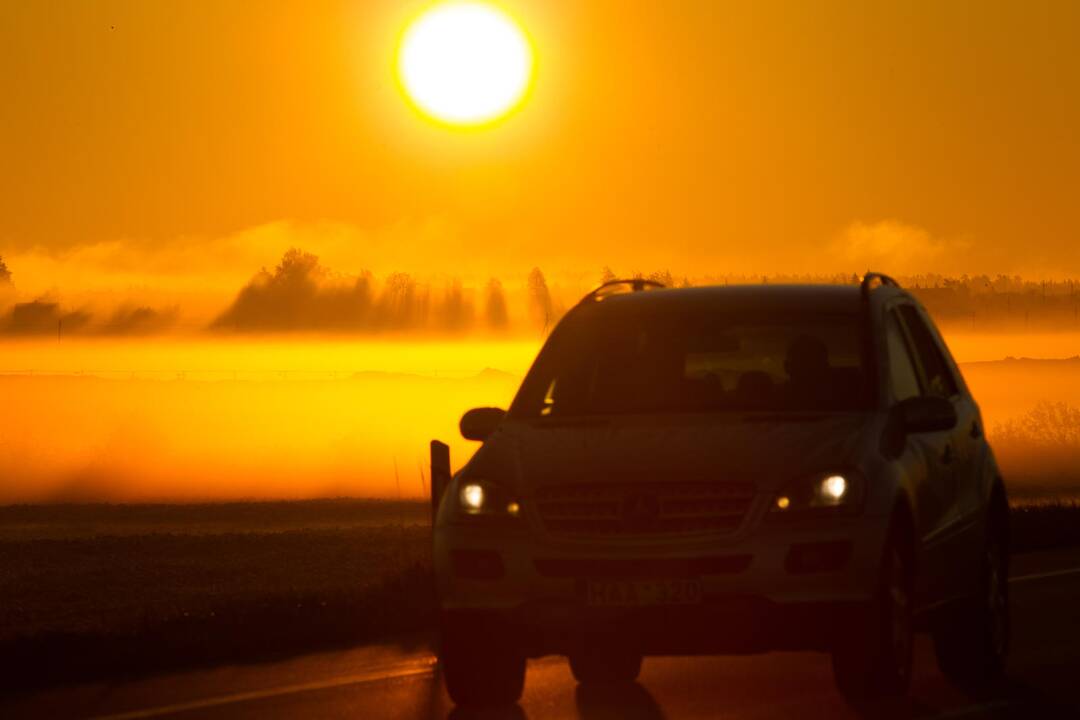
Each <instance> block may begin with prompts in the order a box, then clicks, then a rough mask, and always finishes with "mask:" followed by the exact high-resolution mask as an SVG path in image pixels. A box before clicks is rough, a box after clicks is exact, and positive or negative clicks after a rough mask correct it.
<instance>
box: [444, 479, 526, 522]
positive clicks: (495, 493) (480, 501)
mask: <svg viewBox="0 0 1080 720" xmlns="http://www.w3.org/2000/svg"><path fill="white" fill-rule="evenodd" d="M458 507H459V508H460V509H461V511H462V512H463V513H465V514H466V515H503V516H509V517H517V515H518V514H519V513H520V512H521V505H519V504H518V503H517V501H515V500H513V499H512V498H509V497H507V495H506V493H505V491H504V490H503V489H502V488H500V487H499V486H497V485H494V484H493V483H489V482H485V481H481V480H469V481H467V482H464V483H462V485H461V489H460V490H459V491H458Z"/></svg>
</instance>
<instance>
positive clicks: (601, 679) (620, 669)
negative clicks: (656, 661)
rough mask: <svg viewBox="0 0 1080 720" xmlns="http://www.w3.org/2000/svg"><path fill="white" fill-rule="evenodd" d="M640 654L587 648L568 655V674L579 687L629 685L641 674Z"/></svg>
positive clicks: (603, 648)
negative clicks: (571, 674) (570, 673)
mask: <svg viewBox="0 0 1080 720" xmlns="http://www.w3.org/2000/svg"><path fill="white" fill-rule="evenodd" d="M641 661H642V655H641V653H640V652H636V651H633V650H629V649H626V648H619V647H602V646H600V647H597V646H595V645H594V646H587V647H585V648H582V649H581V650H578V651H575V652H572V653H570V672H572V673H573V674H574V679H575V680H577V681H578V683H580V684H581V685H588V686H594V685H595V686H612V685H630V684H631V683H633V682H634V681H635V680H637V678H638V674H639V673H641Z"/></svg>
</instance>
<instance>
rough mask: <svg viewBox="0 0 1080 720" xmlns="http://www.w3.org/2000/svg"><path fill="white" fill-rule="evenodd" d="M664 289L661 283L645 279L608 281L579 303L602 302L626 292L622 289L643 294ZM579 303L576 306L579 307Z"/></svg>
mask: <svg viewBox="0 0 1080 720" xmlns="http://www.w3.org/2000/svg"><path fill="white" fill-rule="evenodd" d="M665 287H666V286H665V285H664V284H663V283H660V282H656V281H655V280H646V279H645V278H631V279H629V280H608V281H607V282H606V283H603V284H601V285H600V287H598V288H596V289H595V290H593V291H592V292H590V293H589V294H588V295H586V296H585V297H583V298H581V303H586V302H590V301H593V302H595V301H598V300H603V299H604V298H606V297H608V296H609V295H619V294H621V293H623V292H626V290H625V289H623V288H629V292H645V291H646V290H663V289H664V288H665ZM581 303H578V304H579V305H580V304H581Z"/></svg>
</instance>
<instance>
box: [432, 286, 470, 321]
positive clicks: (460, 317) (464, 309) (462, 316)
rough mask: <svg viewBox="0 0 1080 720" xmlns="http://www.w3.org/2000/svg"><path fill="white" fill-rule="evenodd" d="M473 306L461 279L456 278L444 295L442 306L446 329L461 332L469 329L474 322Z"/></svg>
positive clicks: (442, 317) (441, 311)
mask: <svg viewBox="0 0 1080 720" xmlns="http://www.w3.org/2000/svg"><path fill="white" fill-rule="evenodd" d="M472 314H473V313H472V306H471V305H470V304H469V302H468V300H467V299H466V298H465V291H464V290H462V288H461V281H460V280H458V279H456V278H455V279H454V280H453V281H452V282H451V283H450V285H449V286H448V287H447V288H446V292H445V294H444V295H443V303H442V307H441V308H440V312H439V315H440V318H441V320H442V326H443V328H444V329H446V330H451V331H454V332H460V331H463V330H466V329H468V327H469V325H471V324H472Z"/></svg>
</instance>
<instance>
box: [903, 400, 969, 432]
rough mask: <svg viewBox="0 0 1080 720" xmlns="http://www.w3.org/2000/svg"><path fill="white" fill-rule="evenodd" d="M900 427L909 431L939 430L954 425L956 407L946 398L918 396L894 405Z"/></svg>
mask: <svg viewBox="0 0 1080 720" xmlns="http://www.w3.org/2000/svg"><path fill="white" fill-rule="evenodd" d="M896 411H897V413H898V414H899V416H900V424H901V427H903V428H904V430H905V431H907V432H909V433H924V432H941V431H943V430H952V429H953V428H954V427H956V423H957V418H956V408H954V407H953V404H952V403H951V402H949V401H948V400H947V399H946V398H942V397H928V396H919V397H913V398H908V399H907V400H904V401H903V402H901V403H898V404H897V406H896Z"/></svg>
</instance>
